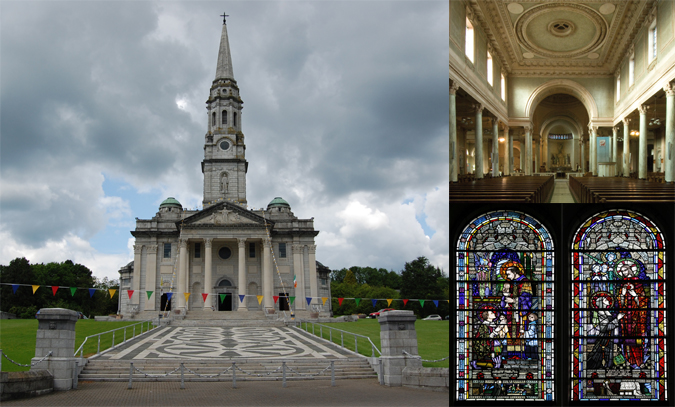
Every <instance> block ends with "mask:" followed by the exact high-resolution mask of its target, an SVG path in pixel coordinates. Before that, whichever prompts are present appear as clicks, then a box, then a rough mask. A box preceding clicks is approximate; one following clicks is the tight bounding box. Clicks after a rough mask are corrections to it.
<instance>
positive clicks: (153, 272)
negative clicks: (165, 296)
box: [138, 244, 157, 311]
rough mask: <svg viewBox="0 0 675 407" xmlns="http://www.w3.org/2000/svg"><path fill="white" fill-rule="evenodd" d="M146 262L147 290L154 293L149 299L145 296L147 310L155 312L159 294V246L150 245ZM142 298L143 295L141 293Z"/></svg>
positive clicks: (147, 249)
mask: <svg viewBox="0 0 675 407" xmlns="http://www.w3.org/2000/svg"><path fill="white" fill-rule="evenodd" d="M146 256H147V257H146V262H145V290H146V291H148V288H149V289H150V290H149V291H152V292H153V294H152V296H151V297H150V298H152V300H150V299H148V297H147V295H146V296H145V299H146V301H145V310H146V311H154V310H155V298H156V294H157V281H156V279H157V245H156V244H155V245H150V246H147V247H146ZM138 295H139V296H140V295H141V293H140V292H139V293H138Z"/></svg>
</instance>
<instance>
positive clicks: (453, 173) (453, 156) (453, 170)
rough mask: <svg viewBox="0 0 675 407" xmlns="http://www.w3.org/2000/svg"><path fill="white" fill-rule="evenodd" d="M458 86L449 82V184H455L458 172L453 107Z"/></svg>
mask: <svg viewBox="0 0 675 407" xmlns="http://www.w3.org/2000/svg"><path fill="white" fill-rule="evenodd" d="M457 88H459V85H458V84H457V82H454V81H450V121H449V123H448V124H449V127H450V182H457V174H458V172H459V156H458V148H457V147H458V146H457V106H455V93H456V92H457Z"/></svg>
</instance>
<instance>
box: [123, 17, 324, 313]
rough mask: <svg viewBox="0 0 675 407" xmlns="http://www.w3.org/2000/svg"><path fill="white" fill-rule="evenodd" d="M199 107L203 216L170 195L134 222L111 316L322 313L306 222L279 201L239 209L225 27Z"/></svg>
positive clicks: (243, 169)
mask: <svg viewBox="0 0 675 407" xmlns="http://www.w3.org/2000/svg"><path fill="white" fill-rule="evenodd" d="M206 109H207V111H208V116H207V121H208V123H207V124H208V128H207V132H206V135H205V136H204V159H203V161H202V163H201V168H202V173H203V174H204V198H203V202H202V203H203V209H202V210H187V209H186V208H183V206H182V205H181V203H180V202H178V201H177V200H176V199H174V198H173V197H170V198H167V199H166V200H164V201H163V202H162V203H161V205H160V206H159V211H158V212H157V214H156V215H155V216H154V217H153V218H152V219H138V218H137V220H136V229H135V230H133V231H132V232H131V234H132V235H133V236H134V238H135V239H136V241H135V244H134V260H133V261H132V262H131V263H129V264H128V265H126V266H125V267H122V269H121V270H120V289H121V293H120V294H121V295H120V312H121V313H122V314H123V315H125V316H136V315H137V316H138V317H141V316H151V315H154V316H155V317H156V316H157V313H158V312H166V311H171V312H172V314H174V315H183V316H185V315H188V312H193V313H194V312H197V313H203V312H211V311H240V312H241V311H249V310H250V311H261V310H264V311H265V313H266V314H270V313H274V312H278V311H290V310H293V311H295V312H296V313H299V314H300V315H302V314H304V313H315V314H319V313H323V314H327V313H329V312H330V310H329V308H330V301H327V302H325V305H324V301H323V300H322V297H323V298H326V297H330V284H329V276H328V274H329V273H330V270H329V269H328V268H326V267H324V266H322V265H321V263H319V262H317V261H316V243H315V240H314V238H315V237H316V236H317V235H318V233H319V231H318V230H315V229H314V220H313V219H314V218H310V219H300V218H298V217H297V216H295V215H294V214H293V212H292V211H291V206H290V204H289V203H288V202H286V201H285V200H284V199H282V198H281V197H274V198H273V199H272V200H271V201H270V202H269V204H268V205H267V208H266V209H259V210H250V209H248V207H247V200H246V173H247V170H248V161H246V144H245V139H244V133H243V132H242V116H241V115H242V109H243V101H242V99H241V97H240V94H239V87H238V86H237V81H236V80H235V79H234V72H233V69H232V58H231V55H230V45H229V39H228V35H227V25H226V24H225V21H223V28H222V34H221V39H220V49H219V53H218V63H217V67H216V76H215V79H214V80H213V83H212V85H211V89H210V90H209V97H208V100H207V101H206ZM271 198H272V197H271ZM188 317H189V315H188Z"/></svg>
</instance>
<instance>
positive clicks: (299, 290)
mask: <svg viewBox="0 0 675 407" xmlns="http://www.w3.org/2000/svg"><path fill="white" fill-rule="evenodd" d="M292 247H293V273H295V276H296V278H297V282H298V286H297V287H296V288H295V302H294V304H295V309H296V310H303V309H306V305H307V301H305V297H306V296H307V294H306V293H305V267H304V261H303V258H302V256H303V254H304V253H305V246H304V245H301V244H294V245H293V246H292Z"/></svg>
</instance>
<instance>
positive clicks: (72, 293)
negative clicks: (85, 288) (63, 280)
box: [70, 287, 77, 297]
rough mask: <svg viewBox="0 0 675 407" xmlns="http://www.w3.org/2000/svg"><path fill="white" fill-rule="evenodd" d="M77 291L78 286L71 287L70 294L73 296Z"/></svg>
mask: <svg viewBox="0 0 675 407" xmlns="http://www.w3.org/2000/svg"><path fill="white" fill-rule="evenodd" d="M75 291H77V287H70V296H71V297H74V296H75Z"/></svg>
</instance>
